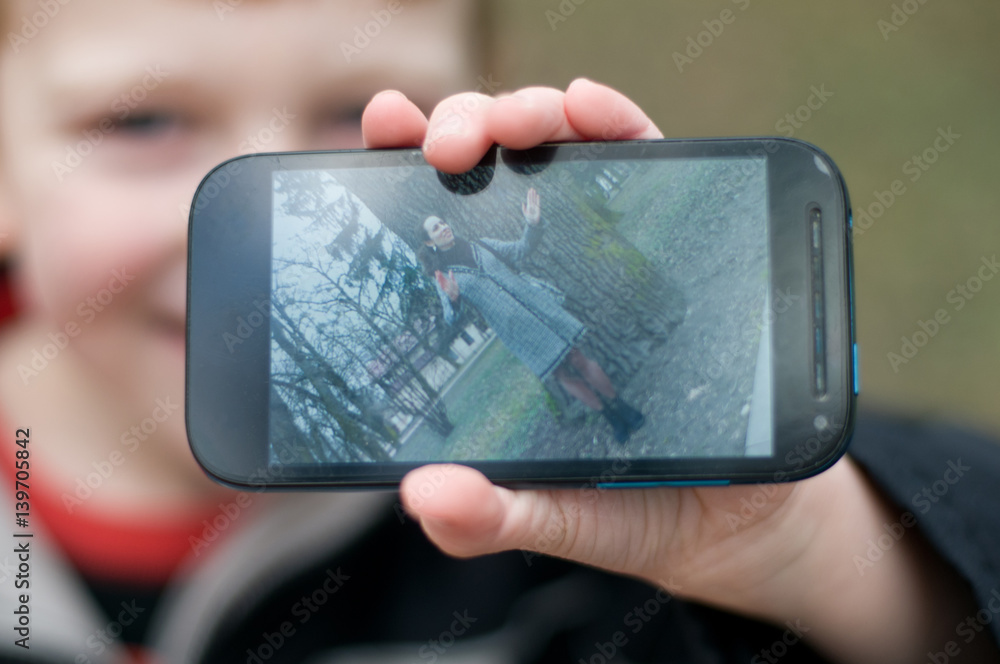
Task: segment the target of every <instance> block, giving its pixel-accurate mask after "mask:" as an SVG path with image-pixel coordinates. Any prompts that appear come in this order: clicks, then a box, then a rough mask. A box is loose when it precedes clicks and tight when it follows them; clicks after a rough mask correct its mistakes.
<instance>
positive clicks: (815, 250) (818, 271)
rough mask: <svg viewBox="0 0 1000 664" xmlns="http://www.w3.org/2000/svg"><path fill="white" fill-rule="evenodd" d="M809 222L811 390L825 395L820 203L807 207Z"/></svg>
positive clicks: (824, 324) (818, 395)
mask: <svg viewBox="0 0 1000 664" xmlns="http://www.w3.org/2000/svg"><path fill="white" fill-rule="evenodd" d="M806 217H807V220H808V224H809V273H810V274H809V283H810V289H811V297H810V301H811V302H812V307H811V318H812V338H813V348H812V356H813V394H814V395H815V396H816V397H823V396H826V298H825V297H824V295H823V293H824V283H825V282H824V277H823V211H822V210H821V209H820V207H819V205H816V204H810V205H809V206H807V208H806Z"/></svg>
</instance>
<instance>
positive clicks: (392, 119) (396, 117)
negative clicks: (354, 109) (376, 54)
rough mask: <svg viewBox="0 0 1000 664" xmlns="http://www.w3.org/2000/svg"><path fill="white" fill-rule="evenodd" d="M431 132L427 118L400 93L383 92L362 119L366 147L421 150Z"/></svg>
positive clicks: (394, 91)
mask: <svg viewBox="0 0 1000 664" xmlns="http://www.w3.org/2000/svg"><path fill="white" fill-rule="evenodd" d="M426 131H427V118H426V117H424V114H423V112H422V111H421V110H420V109H419V108H418V107H417V105H416V104H414V103H413V102H412V101H410V100H409V99H407V97H406V95H404V94H403V93H402V92H399V91H398V90H383V91H382V92H379V93H378V94H376V95H375V96H374V97H372V99H371V101H369V102H368V105H367V106H366V107H365V110H364V113H362V115H361V134H362V136H363V137H364V143H365V147H366V148H369V149H376V148H402V147H417V146H419V145H420V144H421V143H422V142H423V140H424V135H425V133H426Z"/></svg>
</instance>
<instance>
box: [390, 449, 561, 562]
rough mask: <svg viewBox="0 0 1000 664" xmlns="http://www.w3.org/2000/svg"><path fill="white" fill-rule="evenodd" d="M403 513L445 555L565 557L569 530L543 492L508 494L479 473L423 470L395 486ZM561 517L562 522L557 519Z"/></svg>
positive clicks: (451, 468)
mask: <svg viewBox="0 0 1000 664" xmlns="http://www.w3.org/2000/svg"><path fill="white" fill-rule="evenodd" d="M400 493H401V495H402V500H403V504H404V506H405V507H406V510H407V511H408V512H409V513H410V514H411V515H413V516H414V517H415V518H416V519H418V520H419V521H420V525H421V527H422V528H423V530H424V532H425V533H426V534H427V536H428V537H429V538H430V539H431V541H433V542H434V543H435V544H436V545H437V546H438V547H439V548H440V549H441V550H443V551H444V552H445V553H449V554H451V555H454V556H459V557H470V556H478V555H483V554H486V553H495V552H497V551H505V550H508V549H531V550H534V551H541V552H543V553H549V554H553V555H561V556H566V555H567V554H568V553H569V552H568V551H563V550H561V549H562V545H563V544H564V543H565V542H566V541H567V540H571V539H572V538H568V537H566V533H567V530H568V529H570V528H572V527H573V526H572V524H571V521H572V519H566V518H565V513H564V512H563V510H560V509H558V508H557V507H556V506H555V505H554V504H553V502H552V496H551V495H550V492H548V491H511V490H509V489H505V488H503V487H498V486H494V485H493V484H491V483H490V481H489V480H488V479H486V477H485V476H483V474H482V473H480V472H479V471H477V470H474V469H472V468H467V467H465V466H458V465H453V464H444V465H436V466H424V467H422V468H418V469H416V470H414V471H412V472H410V473H409V474H407V476H406V477H405V478H403V482H402V484H401V485H400ZM560 517H561V518H560Z"/></svg>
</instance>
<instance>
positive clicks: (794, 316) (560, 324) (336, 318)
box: [186, 138, 857, 488]
mask: <svg viewBox="0 0 1000 664" xmlns="http://www.w3.org/2000/svg"><path fill="white" fill-rule="evenodd" d="M850 233H851V231H850V206H849V202H848V196H847V191H846V188H845V185H844V181H843V178H842V177H841V175H840V173H839V171H838V170H837V168H836V166H835V165H834V163H833V162H832V160H831V159H830V158H829V157H828V156H827V155H826V154H824V153H823V152H822V151H820V150H819V149H817V148H816V147H814V146H812V145H809V144H807V143H803V142H801V141H797V140H790V139H784V138H733V139H692V140H661V141H633V142H611V143H607V142H604V143H575V144H551V145H543V146H539V147H537V148H534V149H531V150H524V151H517V150H508V149H504V148H494V149H492V150H491V151H490V152H489V153H488V154H487V155H486V157H485V158H484V159H483V160H482V161H481V162H480V164H479V165H478V166H476V167H475V168H474V169H472V170H470V171H469V172H467V173H464V174H461V175H446V174H444V173H441V172H439V171H437V170H435V169H434V168H432V167H431V166H429V165H428V164H427V163H426V162H425V161H424V159H423V156H422V154H421V152H420V150H416V149H414V150H372V151H340V152H308V153H286V154H258V155H250V156H243V157H238V158H236V159H233V160H231V161H228V162H226V163H223V164H221V165H219V166H218V167H216V168H215V169H214V170H213V171H212V172H211V173H209V174H208V175H207V176H206V177H205V179H204V180H203V181H202V183H201V185H200V186H199V187H198V190H197V193H196V194H195V197H194V200H193V202H192V207H191V212H190V229H189V245H188V320H187V385H186V418H187V429H188V437H189V440H190V443H191V448H192V450H193V452H194V455H195V457H196V458H197V459H198V461H199V463H200V464H201V465H202V467H203V468H204V469H205V470H206V471H207V472H208V473H209V474H210V475H211V476H212V477H213V478H215V479H216V480H218V481H221V482H223V483H227V484H230V485H235V486H239V487H251V486H252V487H260V486H264V487H274V488H296V487H299V488H307V487H390V486H394V485H397V484H398V483H399V481H400V480H401V479H402V477H403V475H404V474H405V473H406V472H407V471H409V470H411V469H412V468H415V467H417V466H420V465H423V464H427V463H435V462H455V463H460V464H465V465H469V466H472V467H475V468H478V469H480V470H482V471H483V472H484V473H485V474H486V475H487V476H488V477H490V478H491V479H492V480H493V481H494V482H497V483H500V484H505V485H509V486H519V485H550V486H586V485H595V484H596V485H599V486H602V487H603V486H621V487H625V486H653V485H684V484H727V483H730V482H741V483H742V482H769V481H782V480H794V479H800V478H804V477H807V476H809V475H811V474H815V473H817V472H820V471H821V470H823V469H824V468H826V467H828V466H829V465H831V464H832V463H833V462H834V461H835V460H836V459H838V458H839V457H840V456H841V455H842V454H843V453H844V451H845V449H846V447H847V443H848V440H849V437H850V433H851V429H852V423H853V416H854V411H855V396H856V393H857V367H856V357H857V355H856V346H855V341H854V318H853V302H852V276H851V234H850Z"/></svg>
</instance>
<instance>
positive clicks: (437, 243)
mask: <svg viewBox="0 0 1000 664" xmlns="http://www.w3.org/2000/svg"><path fill="white" fill-rule="evenodd" d="M424 231H425V232H426V233H427V238H428V239H427V242H426V244H427V246H428V247H437V248H439V249H450V248H451V246H452V245H453V244H455V234H454V233H452V232H451V226H449V225H448V224H447V223H446V222H445V221H444V219H441V218H440V217H427V219H426V220H425V221H424Z"/></svg>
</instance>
